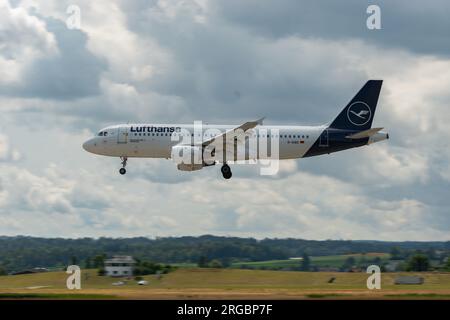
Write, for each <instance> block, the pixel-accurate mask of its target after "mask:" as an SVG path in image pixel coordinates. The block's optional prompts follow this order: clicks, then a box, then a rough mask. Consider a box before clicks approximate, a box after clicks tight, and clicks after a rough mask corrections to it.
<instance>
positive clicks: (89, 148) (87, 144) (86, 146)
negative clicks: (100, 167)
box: [83, 138, 95, 152]
mask: <svg viewBox="0 0 450 320" xmlns="http://www.w3.org/2000/svg"><path fill="white" fill-rule="evenodd" d="M94 147H95V143H94V139H93V138H91V139H89V140H87V141H85V142H84V143H83V149H84V150H86V151H87V152H94Z"/></svg>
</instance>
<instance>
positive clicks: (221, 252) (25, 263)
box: [0, 235, 450, 272]
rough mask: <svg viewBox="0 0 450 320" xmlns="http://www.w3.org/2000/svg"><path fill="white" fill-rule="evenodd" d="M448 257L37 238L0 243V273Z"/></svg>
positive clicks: (305, 246)
mask: <svg viewBox="0 0 450 320" xmlns="http://www.w3.org/2000/svg"><path fill="white" fill-rule="evenodd" d="M417 250H421V251H422V252H436V251H447V252H448V251H450V241H447V242H382V241H350V240H324V241H313V240H303V239H293V238H289V239H262V240H257V239H253V238H237V237H219V236H212V235H204V236H199V237H164V238H155V239H150V238H145V237H135V238H98V239H94V238H79V239H64V238H39V237H26V236H17V237H0V272H11V271H18V270H21V269H28V268H35V267H55V268H58V267H61V268H62V267H64V266H67V265H69V264H78V265H80V266H82V267H90V268H99V267H100V262H102V261H103V259H104V258H105V257H111V256H113V255H130V256H133V257H134V258H136V259H140V260H143V261H151V262H154V263H162V264H170V263H196V264H197V263H199V262H201V261H202V260H204V261H205V262H204V263H206V261H209V262H211V261H215V262H214V263H216V264H217V263H218V262H220V264H222V265H224V266H226V265H228V264H229V263H231V262H233V261H264V260H278V259H288V258H289V257H301V256H302V255H304V254H305V253H307V254H308V255H312V256H324V255H340V254H349V253H364V252H386V253H391V254H392V253H393V254H395V255H402V254H403V255H410V253H411V252H414V251H417Z"/></svg>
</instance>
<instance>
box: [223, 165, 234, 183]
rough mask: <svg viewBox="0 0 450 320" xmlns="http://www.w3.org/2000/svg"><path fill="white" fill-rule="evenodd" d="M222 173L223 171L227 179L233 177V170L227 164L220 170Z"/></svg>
mask: <svg viewBox="0 0 450 320" xmlns="http://www.w3.org/2000/svg"><path fill="white" fill-rule="evenodd" d="M220 171H222V175H223V177H224V178H225V179H227V180H228V179H230V178H231V176H232V175H233V174H232V173H231V168H230V166H229V165H227V164H226V163H225V164H224V165H223V166H222V168H220Z"/></svg>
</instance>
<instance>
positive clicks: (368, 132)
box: [346, 128, 383, 139]
mask: <svg viewBox="0 0 450 320" xmlns="http://www.w3.org/2000/svg"><path fill="white" fill-rule="evenodd" d="M381 129H383V128H372V129H369V130H364V131H360V132H358V133H355V134H352V135H349V136H346V138H349V139H362V138H369V137H370V136H373V135H374V134H376V133H377V132H378V131H380V130H381Z"/></svg>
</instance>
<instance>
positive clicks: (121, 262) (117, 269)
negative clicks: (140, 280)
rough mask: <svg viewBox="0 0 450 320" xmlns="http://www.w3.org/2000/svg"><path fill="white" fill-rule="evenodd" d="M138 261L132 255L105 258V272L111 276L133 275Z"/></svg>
mask: <svg viewBox="0 0 450 320" xmlns="http://www.w3.org/2000/svg"><path fill="white" fill-rule="evenodd" d="M135 264H136V261H135V260H134V259H133V258H132V257H131V256H113V257H112V259H107V260H105V274H106V275H107V276H111V277H129V276H132V275H133V268H134V265H135Z"/></svg>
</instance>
